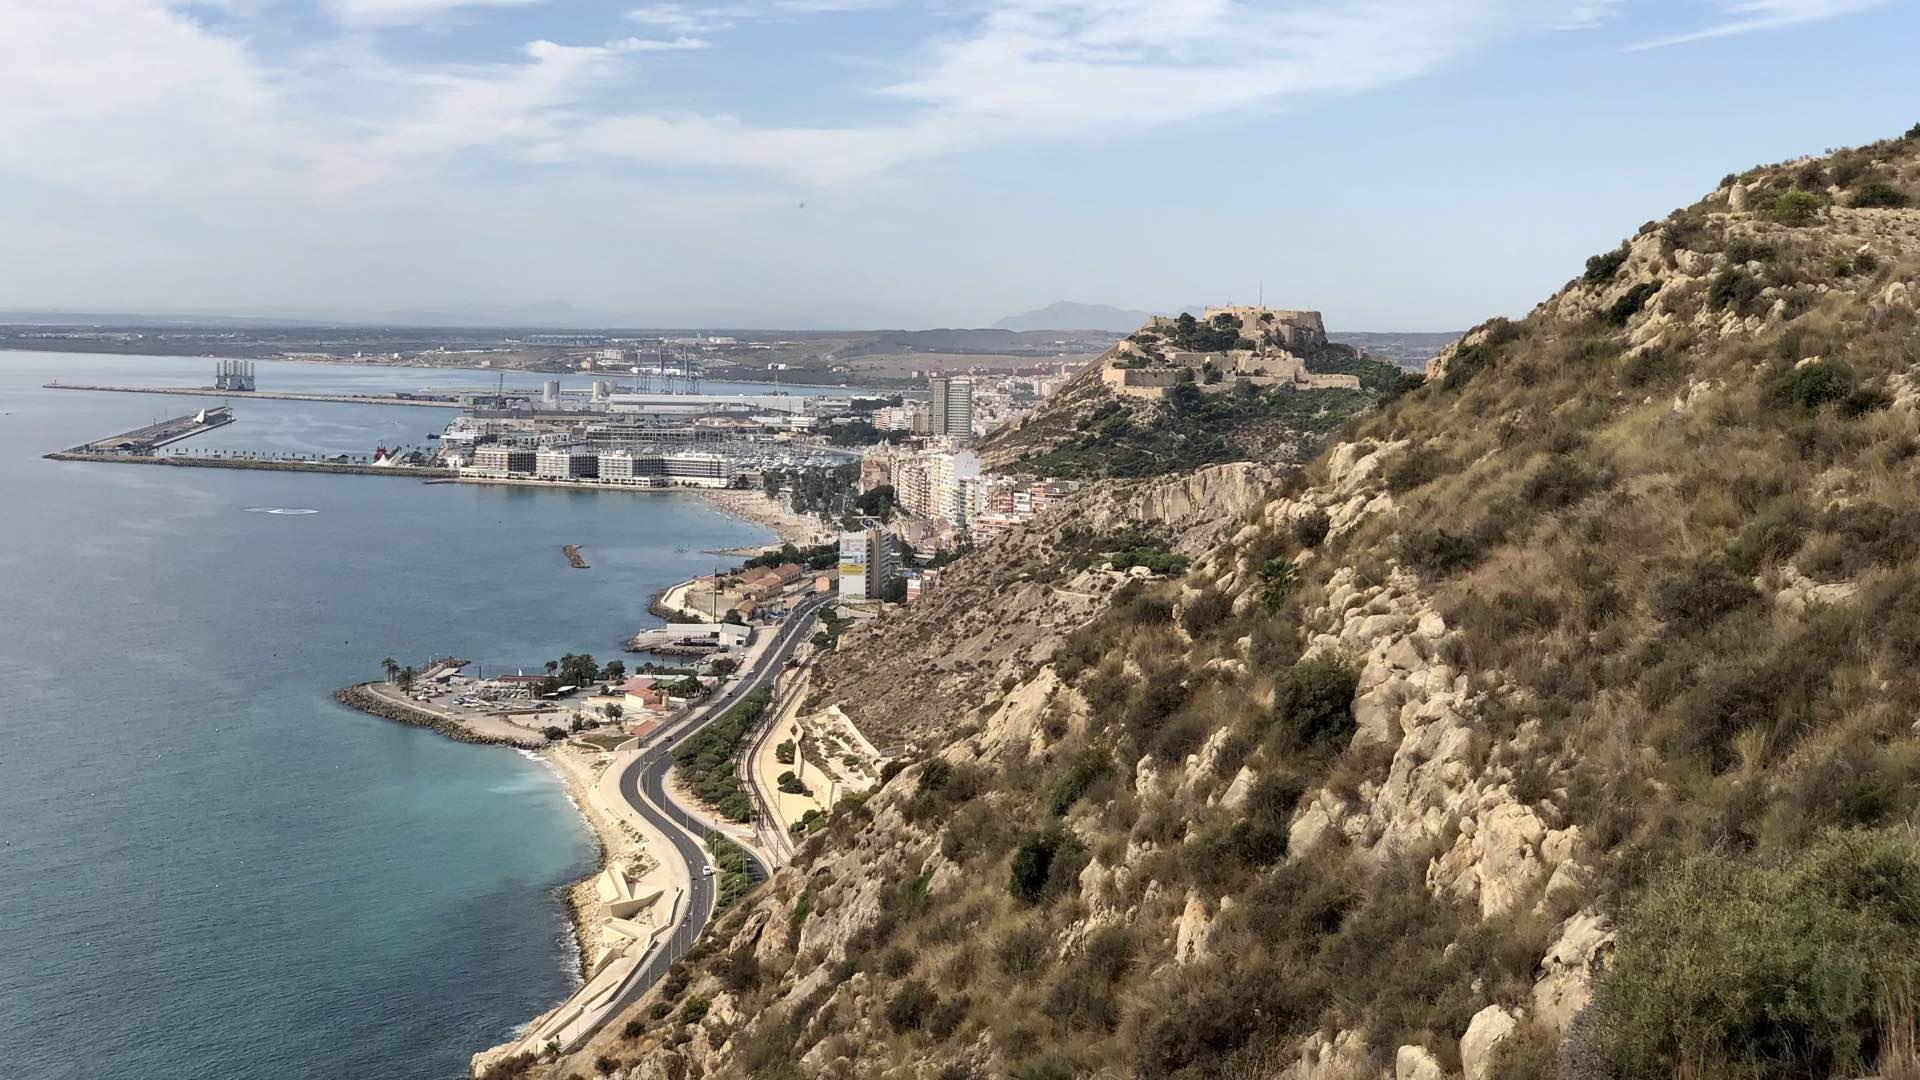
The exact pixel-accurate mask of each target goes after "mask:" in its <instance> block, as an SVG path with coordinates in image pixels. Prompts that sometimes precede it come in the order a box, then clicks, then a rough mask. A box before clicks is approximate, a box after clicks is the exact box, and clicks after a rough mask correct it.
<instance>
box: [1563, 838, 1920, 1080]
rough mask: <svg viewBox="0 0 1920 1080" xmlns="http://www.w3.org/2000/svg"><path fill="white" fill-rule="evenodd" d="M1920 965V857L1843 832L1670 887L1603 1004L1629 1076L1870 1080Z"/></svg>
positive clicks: (1642, 923) (1909, 849) (1629, 1079)
mask: <svg viewBox="0 0 1920 1080" xmlns="http://www.w3.org/2000/svg"><path fill="white" fill-rule="evenodd" d="M1916 964H1920V848H1916V845H1915V841H1914V840H1913V839H1912V838H1910V837H1906V836H1894V835H1888V834H1882V833H1869V832H1838V833H1830V834H1828V835H1826V836H1825V837H1823V838H1821V839H1820V840H1819V841H1817V842H1816V843H1815V844H1814V845H1813V846H1811V847H1810V848H1809V849H1807V850H1805V851H1803V852H1800V853H1797V854H1795V855H1794V856H1792V857H1791V858H1789V859H1788V860H1786V861H1785V862H1783V863H1780V864H1777V865H1769V864H1765V863H1760V862H1756V861H1747V860H1739V859H1734V858H1731V857H1728V856H1722V855H1710V856H1702V857H1699V858H1696V859H1693V860H1691V861H1689V862H1687V863H1685V864H1682V865H1681V866H1679V867H1677V868H1674V869H1672V870H1670V871H1668V872H1666V873H1664V874H1662V875H1661V876H1659V877H1658V878H1657V879H1656V880H1655V881H1654V882H1653V883H1652V884H1650V885H1649V887H1648V888H1647V889H1646V890H1645V892H1644V893H1643V894H1642V895H1641V896H1640V897H1639V898H1638V899H1637V900H1636V901H1635V902H1634V903H1633V905H1632V906H1631V907H1630V908H1629V910H1628V911H1627V913H1626V915H1625V917H1624V918H1623V920H1622V933H1621V938H1620V947H1619V952H1618V954H1617V955H1616V957H1615V960H1614V965H1613V970H1612V973H1611V974H1610V975H1609V976H1608V977H1607V978H1606V979H1605V980H1604V981H1603V982H1602V983H1601V985H1600V987H1599V988H1598V991H1597V993H1596V997H1595V1003H1596V1005H1597V1007H1598V1010H1599V1014H1600V1023H1601V1033H1602V1039H1603V1041H1604V1044H1605V1045H1606V1047H1607V1049H1608V1052H1609V1054H1610V1056H1611V1057H1612V1059H1613V1062H1614V1064H1615V1065H1616V1066H1617V1067H1618V1069H1619V1072H1620V1076H1621V1078H1622V1080H1639V1078H1642V1077H1645V1078H1654V1077H1659V1078H1663V1080H1664V1078H1666V1077H1670V1076H1674V1075H1676V1074H1684V1075H1691V1076H1699V1077H1707V1078H1718V1077H1728V1078H1733V1077H1738V1078H1741V1080H1747V1078H1757V1080H1772V1078H1776V1077H1777V1078H1781V1080H1785V1078H1788V1077H1809V1076H1840V1075H1859V1074H1860V1073H1862V1072H1864V1071H1866V1070H1868V1069H1869V1068H1870V1067H1871V1066H1872V1065H1873V1062H1872V1061H1871V1060H1869V1058H1870V1057H1871V1056H1872V1054H1873V1051H1874V1048H1875V1046H1876V1043H1877V1033H1876V1020H1877V1010H1878V1006H1879V1004H1880V1001H1881V997H1882V995H1883V994H1886V993H1887V992H1888V991H1890V990H1895V989H1900V988H1905V987H1908V986H1909V985H1910V982H1911V979H1912V974H1913V970H1914V967H1915V965H1916Z"/></svg>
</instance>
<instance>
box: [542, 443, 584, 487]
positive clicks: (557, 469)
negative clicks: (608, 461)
mask: <svg viewBox="0 0 1920 1080" xmlns="http://www.w3.org/2000/svg"><path fill="white" fill-rule="evenodd" d="M533 473H534V475H535V476H538V477H540V478H541V479H543V480H591V479H594V478H595V477H597V476H599V475H600V455H598V454H596V453H594V452H593V451H592V450H588V449H586V448H585V447H577V446H565V447H562V446H545V447H541V448H540V449H539V450H538V451H535V453H534V460H533Z"/></svg>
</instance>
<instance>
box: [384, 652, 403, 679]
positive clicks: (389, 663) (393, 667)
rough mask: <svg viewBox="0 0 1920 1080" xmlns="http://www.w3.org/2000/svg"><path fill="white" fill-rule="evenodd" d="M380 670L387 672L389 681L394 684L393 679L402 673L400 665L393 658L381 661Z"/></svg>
mask: <svg viewBox="0 0 1920 1080" xmlns="http://www.w3.org/2000/svg"><path fill="white" fill-rule="evenodd" d="M380 670H382V671H384V672H386V673H387V681H388V682H392V681H393V677H394V676H395V675H398V674H399V673H400V665H399V664H398V663H396V662H395V661H394V659H393V657H391V656H389V657H387V658H386V659H385V660H382V661H380Z"/></svg>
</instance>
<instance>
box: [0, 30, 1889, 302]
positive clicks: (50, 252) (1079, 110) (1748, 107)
mask: <svg viewBox="0 0 1920 1080" xmlns="http://www.w3.org/2000/svg"><path fill="white" fill-rule="evenodd" d="M1915 42H1920V7H1916V5H1915V4H1914V3H1911V2H1902V0H1364V2H1349V3H1334V2H1331V0H1277V2H1272V3H1252V2H1239V0H1169V2H1149V0H936V2H934V3H923V4H910V3H887V2H883V0H741V2H738V3H727V2H718V3H692V2H689V3H660V2H645V0H626V2H603V0H485V2H476V0H205V2H188V0H8V2H7V3H6V4H4V5H0V237H3V238H4V239H5V241H6V242H5V248H6V250H7V251H8V254H9V258H7V259H5V260H0V309H7V308H15V309H18V308H29V307H41V308H45V307H67V308H92V309H109V308H111V309H127V308H145V309H171V310H198V311H216V310H224V311H246V310H255V309H262V308H278V309H286V308H316V309H318V308H335V309H343V308H344V309H360V310H385V309H397V308H409V307H420V306H428V305H451V304H537V303H545V302H553V301H561V302H567V303H572V304H574V305H577V306H579V307H582V308H591V309H596V310H610V311H617V312H647V311H675V310H688V309H719V308H725V309H734V310H742V309H749V310H761V311H768V312H806V311H810V310H817V309H821V308H826V309H830V310H836V311H844V310H846V309H847V308H848V307H849V306H851V305H860V306H863V307H864V308H866V309H870V310H871V312H872V321H889V322H901V323H907V324H922V325H933V324H941V325H977V324H983V323H988V322H991V321H993V320H994V319H996V318H999V317H1001V316H1003V315H1007V314H1011V313H1014V312H1018V311H1022V310H1025V309H1028V308H1033V307H1038V306H1040V305H1042V304H1045V303H1048V302H1050V301H1053V300H1058V299H1072V300H1078V301H1083V302H1096V303H1110V304H1116V305H1120V306H1126V307H1138V308H1149V309H1165V308H1171V307H1174V306H1178V305H1188V304H1197V303H1214V302H1225V301H1229V300H1231V301H1240V302H1244V301H1248V300H1251V299H1253V297H1254V294H1255V292H1256V290H1257V289H1259V288H1260V287H1261V286H1262V283H1264V289H1265V296H1266V299H1267V300H1268V302H1269V303H1273V304H1276V305H1284V306H1291V307H1317V308H1320V309H1322V310H1323V311H1325V312H1326V313H1327V316H1328V322H1329V324H1330V325H1331V326H1333V327H1334V328H1336V329H1340V328H1344V329H1355V330H1358V329H1371V330H1390V329H1458V328H1462V327H1464V326H1467V325H1469V324H1471V323H1474V322H1478V321H1479V320H1481V319H1484V318H1486V317H1488V316H1490V315H1495V314H1516V313H1520V312H1524V311H1525V310H1526V309H1527V308H1528V307H1530V306H1531V305H1532V304H1533V303H1534V302H1536V301H1537V300H1539V299H1541V298H1543V297H1544V296H1546V295H1547V294H1548V293H1550V292H1552V291H1553V290H1554V289H1556V288H1557V287H1559V286H1560V285H1561V284H1562V283H1564V282H1565V281H1566V280H1567V279H1568V278H1569V277H1571V276H1572V275H1573V274H1575V273H1576V272H1577V271H1578V269H1579V267H1580V265H1581V263H1582V262H1583V260H1584V259H1585V257H1586V256H1587V255H1589V254H1591V253H1593V252H1595V251H1598V250H1601V249H1604V248H1606V247H1609V246H1611V245H1612V244H1613V243H1615V242H1617V240H1618V239H1619V238H1620V237H1622V236H1624V235H1627V234H1629V233H1631V232H1632V231H1633V230H1634V229H1635V228H1636V227H1637V226H1638V225H1639V224H1640V223H1641V222H1643V221H1646V220H1649V219H1651V218H1656V217H1659V216H1662V215H1664V214H1665V213H1666V212H1667V211H1668V210H1669V209H1671V208H1672V207H1674V206H1676V205H1680V204H1683V203H1686V202H1691V201H1692V200H1694V199H1696V198H1698V197H1699V196H1700V195H1701V194H1703V193H1705V192H1706V191H1708V190H1710V189H1711V188H1712V187H1713V186H1714V185H1715V184H1716V183H1717V181H1718V180H1719V178H1720V177H1721V176H1722V175H1723V174H1725V173H1727V172H1730V171H1735V170H1737V169H1740V168H1743V167H1745V166H1748V165H1751V164H1757V163H1760V162H1766V161H1775V160H1781V159H1785V158H1789V157H1793V156H1797V155H1799V154H1803V153H1817V152H1819V151H1821V150H1823V149H1825V148H1829V147H1836V146H1843V145H1848V144H1853V143H1858V142H1864V141H1869V140H1872V139H1875V138H1881V137H1886V136H1890V135H1896V134H1899V133H1900V132H1903V131H1905V130H1906V129H1907V128H1908V127H1910V126H1912V125H1913V124H1915V123H1916V122H1920V93H1916V90H1920V83H1917V82H1916V81H1915V79H1914V77H1913V75H1912V70H1913V61H1912V50H1913V46H1914V43H1915Z"/></svg>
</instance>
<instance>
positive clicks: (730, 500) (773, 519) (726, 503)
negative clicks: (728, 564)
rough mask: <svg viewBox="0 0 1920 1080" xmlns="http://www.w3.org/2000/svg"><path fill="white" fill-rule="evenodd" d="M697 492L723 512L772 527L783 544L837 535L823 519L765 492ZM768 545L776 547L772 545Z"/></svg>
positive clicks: (745, 551) (734, 551) (743, 551)
mask: <svg viewBox="0 0 1920 1080" xmlns="http://www.w3.org/2000/svg"><path fill="white" fill-rule="evenodd" d="M692 490H693V491H694V493H695V494H698V495H699V496H700V497H701V498H703V499H706V500H707V501H708V502H710V503H712V504H713V505H714V507H715V508H716V509H718V510H720V511H721V512H722V513H725V514H729V515H731V516H733V517H737V518H739V519H740V520H741V521H744V522H747V523H748V524H751V525H758V526H760V527H761V528H763V529H768V530H770V531H772V532H773V533H774V535H776V536H778V537H779V538H780V540H779V543H781V544H794V545H796V546H799V547H807V546H809V545H812V544H822V543H826V542H827V541H828V540H831V539H832V538H833V532H832V530H830V529H828V528H827V527H826V526H825V525H823V524H821V523H820V519H819V518H816V517H812V516H809V515H806V514H796V513H794V512H793V511H791V510H789V509H787V508H786V507H785V506H782V505H781V504H780V503H779V502H778V501H777V500H775V499H774V498H773V497H771V496H769V495H768V494H766V493H765V492H763V491H742V490H740V489H738V488H726V489H716V488H695V489H692ZM766 546H767V547H776V546H778V545H777V544H769V545H766ZM763 550H765V548H730V549H728V550H725V551H717V552H714V554H716V555H756V554H759V553H760V552H761V551H763Z"/></svg>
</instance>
